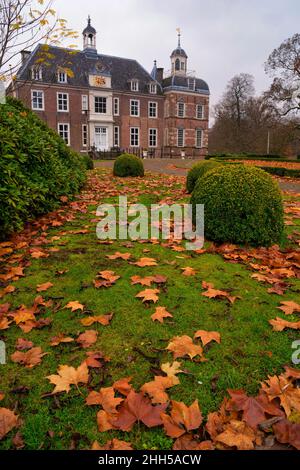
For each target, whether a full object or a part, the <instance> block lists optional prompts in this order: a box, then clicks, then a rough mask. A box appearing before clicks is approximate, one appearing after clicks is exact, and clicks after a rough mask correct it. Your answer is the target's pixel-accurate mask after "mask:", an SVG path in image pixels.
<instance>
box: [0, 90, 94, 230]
mask: <svg viewBox="0 0 300 470" xmlns="http://www.w3.org/2000/svg"><path fill="white" fill-rule="evenodd" d="M84 181H85V165H84V160H83V158H82V157H81V156H80V155H78V154H77V153H75V152H73V151H72V150H71V149H70V148H69V147H67V146H66V144H65V143H64V142H63V141H62V139H61V138H60V137H59V136H58V135H57V133H56V132H54V131H53V130H51V129H49V128H48V127H47V125H46V124H45V123H44V122H42V121H41V120H40V119H39V118H38V117H37V116H36V114H34V113H33V112H31V111H30V110H28V109H27V108H25V107H24V106H23V104H22V103H21V102H19V101H16V100H14V99H12V98H8V99H7V103H6V104H2V105H0V230H1V233H0V237H1V238H4V237H5V236H7V235H8V234H10V233H12V232H13V231H15V230H19V229H21V228H22V227H23V224H24V222H27V221H29V220H31V219H33V218H35V217H37V216H39V215H41V214H44V213H46V212H48V211H51V210H53V209H55V208H56V207H58V205H59V203H60V199H61V197H62V196H68V197H70V196H72V195H73V194H75V193H77V192H78V191H79V189H80V188H81V186H82V185H83V183H84Z"/></svg>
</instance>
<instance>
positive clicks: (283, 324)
mask: <svg viewBox="0 0 300 470" xmlns="http://www.w3.org/2000/svg"><path fill="white" fill-rule="evenodd" d="M269 323H270V325H272V326H273V330H274V331H283V330H285V329H286V328H291V329H292V330H300V321H298V322H290V321H287V320H283V318H280V317H277V318H276V319H275V320H269Z"/></svg>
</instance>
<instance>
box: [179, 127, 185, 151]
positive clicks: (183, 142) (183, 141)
mask: <svg viewBox="0 0 300 470" xmlns="http://www.w3.org/2000/svg"><path fill="white" fill-rule="evenodd" d="M179 132H182V136H181V137H180V136H179ZM181 139H182V145H181V142H180V141H181ZM184 145H185V130H184V129H183V128H182V127H179V128H178V129H177V147H180V148H182V147H184Z"/></svg>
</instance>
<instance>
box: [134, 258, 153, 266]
mask: <svg viewBox="0 0 300 470" xmlns="http://www.w3.org/2000/svg"><path fill="white" fill-rule="evenodd" d="M133 264H135V265H136V266H139V267H140V268H145V267H147V266H157V262H156V260H155V259H154V258H140V259H139V260H138V261H137V262H136V263H133Z"/></svg>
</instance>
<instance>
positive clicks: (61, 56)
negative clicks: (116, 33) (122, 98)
mask: <svg viewBox="0 0 300 470" xmlns="http://www.w3.org/2000/svg"><path fill="white" fill-rule="evenodd" d="M40 58H43V61H42V62H40V63H39V59H40ZM39 65H40V66H41V67H42V69H43V80H42V82H45V83H49V84H50V83H57V78H56V76H57V70H58V69H59V68H60V67H62V68H68V69H70V70H72V72H73V74H74V76H73V77H68V84H69V85H71V86H80V87H89V74H97V73H98V74H99V75H108V76H111V87H112V89H113V90H116V91H128V90H130V81H131V80H132V79H136V80H138V81H139V91H140V92H142V93H149V83H151V82H153V78H152V77H151V75H150V74H149V73H148V72H147V71H146V70H145V69H144V68H143V67H142V66H141V65H140V64H139V63H138V62H137V61H136V60H133V59H125V58H121V57H114V56H109V55H104V54H98V53H97V52H96V51H93V50H85V51H74V50H71V49H64V48H61V47H54V46H50V47H48V46H43V45H41V44H40V45H39V46H37V48H36V49H35V50H34V51H33V52H32V54H31V55H30V56H29V58H28V59H27V61H26V62H25V64H24V65H23V66H22V67H21V68H20V70H19V72H18V74H17V79H18V80H24V81H26V80H31V70H32V68H33V67H34V66H39ZM157 84H158V87H157V92H158V94H160V93H162V90H161V87H160V85H159V83H157Z"/></svg>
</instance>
